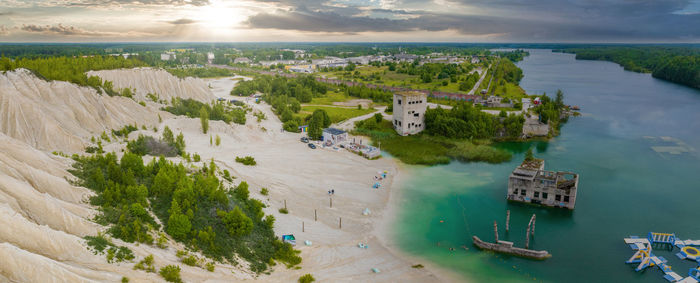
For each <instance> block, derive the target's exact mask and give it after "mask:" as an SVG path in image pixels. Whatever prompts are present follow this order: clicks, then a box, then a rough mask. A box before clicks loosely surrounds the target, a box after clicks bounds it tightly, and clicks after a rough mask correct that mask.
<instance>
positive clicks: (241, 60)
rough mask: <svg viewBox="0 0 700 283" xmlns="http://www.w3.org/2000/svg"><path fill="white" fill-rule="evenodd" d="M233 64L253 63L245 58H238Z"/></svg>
mask: <svg viewBox="0 0 700 283" xmlns="http://www.w3.org/2000/svg"><path fill="white" fill-rule="evenodd" d="M233 63H234V64H250V63H253V60H250V59H248V58H246V57H238V58H236V59H233Z"/></svg>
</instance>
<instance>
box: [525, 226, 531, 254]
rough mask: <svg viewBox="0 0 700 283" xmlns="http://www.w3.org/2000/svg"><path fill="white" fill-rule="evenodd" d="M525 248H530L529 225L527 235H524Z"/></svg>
mask: <svg viewBox="0 0 700 283" xmlns="http://www.w3.org/2000/svg"><path fill="white" fill-rule="evenodd" d="M525 248H526V249H529V248H530V225H527V233H525Z"/></svg>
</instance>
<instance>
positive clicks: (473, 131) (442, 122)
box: [425, 103, 525, 139]
mask: <svg viewBox="0 0 700 283" xmlns="http://www.w3.org/2000/svg"><path fill="white" fill-rule="evenodd" d="M524 123H525V118H524V117H523V116H522V115H516V114H511V115H508V116H506V117H496V116H494V115H491V114H488V113H485V112H483V111H481V110H479V109H478V108H476V107H473V106H472V105H471V104H468V103H461V104H458V105H457V106H455V107H453V108H452V109H450V110H447V109H444V108H440V107H438V108H433V109H427V110H426V111H425V132H426V133H427V134H430V135H434V136H441V137H447V138H456V139H493V138H506V139H517V138H519V137H520V136H521V135H522V132H523V124H524Z"/></svg>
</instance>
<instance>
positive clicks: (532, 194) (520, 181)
mask: <svg viewBox="0 0 700 283" xmlns="http://www.w3.org/2000/svg"><path fill="white" fill-rule="evenodd" d="M577 190H578V174H576V173H571V172H555V171H546V170H544V160H541V159H533V160H529V161H528V160H525V161H523V163H522V164H521V165H520V166H518V167H517V168H515V170H513V173H511V174H510V178H509V180H508V194H507V199H508V200H511V201H519V202H526V203H533V204H541V205H545V206H552V207H563V208H568V209H574V207H575V206H576V192H577Z"/></svg>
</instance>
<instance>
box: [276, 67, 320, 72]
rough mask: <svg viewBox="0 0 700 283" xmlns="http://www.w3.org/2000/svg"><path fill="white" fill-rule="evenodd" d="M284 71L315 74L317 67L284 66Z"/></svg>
mask: <svg viewBox="0 0 700 283" xmlns="http://www.w3.org/2000/svg"><path fill="white" fill-rule="evenodd" d="M284 69H285V70H289V71H290V72H294V73H313V72H315V71H316V65H293V66H284Z"/></svg>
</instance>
